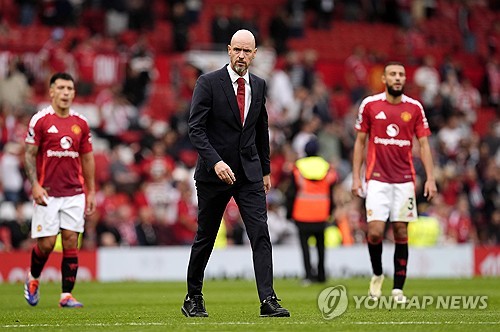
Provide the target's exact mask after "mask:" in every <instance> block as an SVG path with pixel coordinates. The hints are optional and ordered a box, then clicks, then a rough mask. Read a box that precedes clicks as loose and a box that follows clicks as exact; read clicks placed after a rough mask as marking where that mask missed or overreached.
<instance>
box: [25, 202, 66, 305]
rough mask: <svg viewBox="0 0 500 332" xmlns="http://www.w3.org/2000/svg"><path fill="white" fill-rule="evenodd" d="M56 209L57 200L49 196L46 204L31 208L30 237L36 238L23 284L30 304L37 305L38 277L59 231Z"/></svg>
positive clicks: (38, 296)
mask: <svg viewBox="0 0 500 332" xmlns="http://www.w3.org/2000/svg"><path fill="white" fill-rule="evenodd" d="M58 210H59V202H57V200H55V199H54V198H53V197H49V199H48V203H47V206H42V205H38V204H35V206H34V209H33V217H32V220H31V237H32V238H34V239H36V243H35V245H34V246H33V249H32V251H31V263H30V271H29V272H28V276H27V277H26V282H25V284H24V297H25V299H26V301H28V303H29V304H30V305H32V306H35V305H37V304H38V301H39V299H40V293H39V283H40V280H39V278H40V275H41V274H42V270H43V268H44V266H45V263H46V262H47V260H48V259H49V256H50V253H51V252H52V250H54V245H55V243H56V236H57V233H59V227H60V225H59V218H58V216H57V214H58Z"/></svg>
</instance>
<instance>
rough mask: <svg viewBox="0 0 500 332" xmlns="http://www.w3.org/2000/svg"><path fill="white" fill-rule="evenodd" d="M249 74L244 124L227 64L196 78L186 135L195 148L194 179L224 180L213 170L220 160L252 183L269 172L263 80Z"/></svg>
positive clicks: (219, 181)
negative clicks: (249, 96)
mask: <svg viewBox="0 0 500 332" xmlns="http://www.w3.org/2000/svg"><path fill="white" fill-rule="evenodd" d="M249 76H250V88H251V91H252V100H251V103H250V109H249V112H248V115H247V118H246V119H245V125H244V126H243V125H242V124H241V119H240V112H239V109H238V103H237V101H236V95H235V93H234V89H233V85H232V82H231V79H230V77H229V73H228V72H227V68H226V66H224V67H223V68H221V69H219V70H216V71H213V72H210V73H207V74H204V75H201V76H200V77H199V78H198V81H197V82H196V86H195V88H194V92H193V98H192V102H191V109H190V114H189V138H190V139H191V142H192V143H193V145H194V147H195V148H196V149H197V151H198V161H197V165H196V170H195V175H194V178H195V180H197V181H203V182H215V183H223V182H222V181H221V180H220V179H219V178H218V177H217V175H216V174H215V171H214V166H215V164H216V163H217V162H219V161H220V160H223V161H224V162H225V163H226V164H228V165H229V166H230V167H231V169H232V170H233V172H238V171H239V172H240V174H237V175H239V176H240V177H241V172H244V175H245V176H246V178H247V179H248V180H249V181H251V182H257V181H262V177H263V175H268V174H270V173H271V167H270V157H269V153H270V151H269V128H268V115H267V110H266V106H265V104H266V97H265V96H266V83H265V81H264V80H263V79H261V78H259V77H257V76H255V75H253V74H250V75H249ZM240 180H241V179H240ZM236 181H238V178H237V179H236Z"/></svg>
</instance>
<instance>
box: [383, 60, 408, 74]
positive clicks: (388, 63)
mask: <svg viewBox="0 0 500 332" xmlns="http://www.w3.org/2000/svg"><path fill="white" fill-rule="evenodd" d="M389 66H401V67H404V66H405V65H404V64H403V63H402V62H399V61H389V62H387V63H386V64H385V66H384V73H385V70H386V69H387V67H389Z"/></svg>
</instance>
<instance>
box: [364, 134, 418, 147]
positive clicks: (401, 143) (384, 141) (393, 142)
mask: <svg viewBox="0 0 500 332" xmlns="http://www.w3.org/2000/svg"><path fill="white" fill-rule="evenodd" d="M373 143H375V144H381V145H385V146H387V145H397V146H399V147H403V146H410V145H411V142H410V141H409V140H407V139H396V138H380V137H378V136H375V137H374V138H373Z"/></svg>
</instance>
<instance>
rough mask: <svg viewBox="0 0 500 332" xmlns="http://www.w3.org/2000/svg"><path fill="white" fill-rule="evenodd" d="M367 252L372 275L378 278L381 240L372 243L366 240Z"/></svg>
mask: <svg viewBox="0 0 500 332" xmlns="http://www.w3.org/2000/svg"><path fill="white" fill-rule="evenodd" d="M368 252H369V253H370V261H371V262H372V269H373V274H374V275H376V276H379V275H381V274H382V239H380V240H379V241H377V242H372V241H370V239H368Z"/></svg>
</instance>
